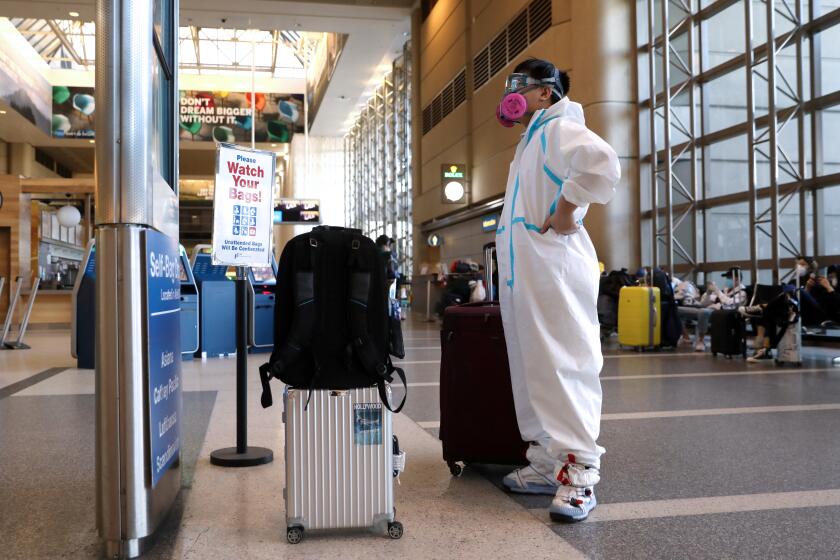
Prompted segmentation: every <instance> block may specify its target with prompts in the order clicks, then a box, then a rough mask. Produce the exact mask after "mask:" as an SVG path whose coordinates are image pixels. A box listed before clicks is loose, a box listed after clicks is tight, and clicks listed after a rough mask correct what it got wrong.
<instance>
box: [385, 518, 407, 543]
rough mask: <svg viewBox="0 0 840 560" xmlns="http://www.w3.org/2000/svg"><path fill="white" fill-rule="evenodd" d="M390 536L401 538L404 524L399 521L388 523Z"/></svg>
mask: <svg viewBox="0 0 840 560" xmlns="http://www.w3.org/2000/svg"><path fill="white" fill-rule="evenodd" d="M388 536H389V537H391V538H392V539H394V540H396V539H401V538H402V536H403V525H402V523H400V522H399V521H392V522H391V523H388Z"/></svg>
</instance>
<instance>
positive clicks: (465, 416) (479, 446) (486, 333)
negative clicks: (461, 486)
mask: <svg viewBox="0 0 840 560" xmlns="http://www.w3.org/2000/svg"><path fill="white" fill-rule="evenodd" d="M440 334H441V349H442V356H441V361H440V439H441V441H442V443H443V459H444V461H446V463H447V465H449V470H450V472H452V474H453V475H455V476H458V475H460V474H461V470H462V467H461V465H460V464H459V463H458V461H460V462H463V463H492V464H507V465H525V464H527V462H528V461H527V460H526V459H525V450H526V449H527V448H528V444H527V443H526V442H524V441H522V437H521V436H520V434H519V426H518V425H517V423H516V412H515V410H514V406H513V392H512V390H511V384H510V370H509V369H508V357H507V348H506V346H505V334H504V331H503V329H502V314H501V310H500V308H499V303H498V302H488V301H484V302H478V303H470V304H466V305H458V306H453V307H448V308H446V310H445V312H444V314H443V329H442V330H441V333H440Z"/></svg>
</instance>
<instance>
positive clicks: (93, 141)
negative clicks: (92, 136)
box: [88, 140, 96, 144]
mask: <svg viewBox="0 0 840 560" xmlns="http://www.w3.org/2000/svg"><path fill="white" fill-rule="evenodd" d="M88 143H90V144H95V143H96V140H88Z"/></svg>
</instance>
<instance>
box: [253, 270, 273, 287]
mask: <svg viewBox="0 0 840 560" xmlns="http://www.w3.org/2000/svg"><path fill="white" fill-rule="evenodd" d="M251 273H252V274H253V275H254V284H274V283H275V282H276V279H275V278H274V269H273V268H271V267H270V266H262V267H252V268H251Z"/></svg>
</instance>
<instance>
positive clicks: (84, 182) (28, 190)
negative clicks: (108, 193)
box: [20, 177, 96, 194]
mask: <svg viewBox="0 0 840 560" xmlns="http://www.w3.org/2000/svg"><path fill="white" fill-rule="evenodd" d="M20 190H21V192H22V193H24V194H93V193H95V192H96V182H95V181H94V179H93V178H92V177H91V178H78V179H35V178H32V179H21V180H20Z"/></svg>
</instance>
